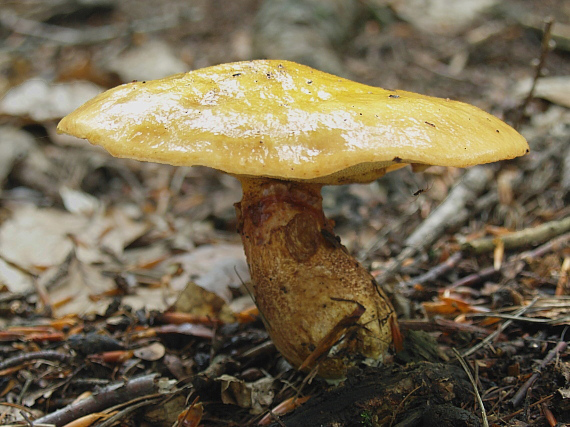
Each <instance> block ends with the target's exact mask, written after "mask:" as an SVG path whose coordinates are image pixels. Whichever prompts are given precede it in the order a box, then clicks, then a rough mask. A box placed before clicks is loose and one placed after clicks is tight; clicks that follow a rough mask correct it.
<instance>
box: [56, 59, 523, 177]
mask: <svg viewBox="0 0 570 427" xmlns="http://www.w3.org/2000/svg"><path fill="white" fill-rule="evenodd" d="M58 130H59V131H60V132H64V133H68V134H71V135H74V136H77V137H79V138H85V139H87V140H89V141H90V142H91V143H93V144H98V145H101V146H103V147H104V148H105V149H107V150H108V151H109V152H110V153H111V154H112V155H114V156H117V157H128V158H133V159H137V160H144V161H151V162H159V163H168V164H172V165H185V166H190V165H202V166H209V167H212V168H215V169H219V170H221V171H224V172H228V173H231V174H234V175H245V176H264V177H272V178H279V179H286V180H310V181H315V182H321V183H326V184H339V183H347V182H366V181H371V180H373V179H375V178H377V177H379V176H382V175H383V174H384V173H385V172H386V171H389V170H392V169H395V168H398V167H401V166H402V165H405V164H419V165H441V166H457V167H467V166H472V165H476V164H481V163H488V162H494V161H497V160H502V159H511V158H514V157H517V156H521V155H523V154H525V153H527V152H528V144H527V142H526V141H525V139H524V138H523V137H522V136H521V135H519V134H518V133H517V132H516V131H515V130H514V129H512V128H511V127H510V126H508V125H507V124H505V123H504V122H502V121H501V120H499V119H498V118H496V117H494V116H492V115H490V114H488V113H486V112H484V111H482V110H480V109H479V108H477V107H474V106H472V105H468V104H464V103H461V102H456V101H450V100H448V99H441V98H434V97H429V96H424V95H419V94H415V93H411V92H404V91H391V90H385V89H381V88H377V87H371V86H366V85H363V84H360V83H356V82H353V81H350V80H346V79H343V78H340V77H336V76H333V75H331V74H327V73H323V72H321V71H317V70H314V69H312V68H309V67H306V66H304V65H300V64H296V63H293V62H289V61H277V60H258V61H248V62H237V63H229V64H222V65H216V66H213V67H208V68H203V69H199V70H195V71H192V72H189V73H185V74H177V75H174V76H171V77H167V78H164V79H160V80H152V81H139V82H133V83H128V84H125V85H122V86H118V87H116V88H114V89H111V90H108V91H106V92H104V93H102V94H100V95H99V96H97V97H95V98H94V99H92V100H90V101H89V102H87V103H86V104H84V105H83V106H81V107H80V108H78V109H77V110H75V111H74V112H73V113H71V114H69V115H68V116H66V117H65V118H64V119H63V120H62V121H61V122H60V123H59V126H58Z"/></svg>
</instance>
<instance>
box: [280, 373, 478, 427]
mask: <svg viewBox="0 0 570 427" xmlns="http://www.w3.org/2000/svg"><path fill="white" fill-rule="evenodd" d="M471 403H472V386H471V384H470V383H469V380H468V379H467V377H466V375H465V372H464V371H463V370H462V369H461V368H460V367H458V366H455V365H451V364H449V365H444V364H438V363H428V362H424V363H418V364H410V365H409V366H408V367H406V368H403V369H402V368H398V367H395V366H394V367H384V368H375V369H370V370H367V371H365V372H360V373H353V374H352V375H351V376H349V378H348V379H347V381H346V383H345V384H344V385H342V386H340V387H333V388H331V389H329V390H327V391H325V392H324V393H323V394H321V395H319V396H315V397H313V398H312V399H310V400H309V401H308V402H307V403H305V404H304V405H303V406H301V407H299V408H298V409H296V410H295V411H294V412H293V413H291V414H289V415H286V416H283V417H282V418H281V419H280V421H281V424H277V423H274V424H272V426H274V427H277V426H279V425H284V426H295V427H299V426H333V425H334V426H338V427H342V426H354V425H360V424H359V423H361V422H363V421H365V422H366V421H367V420H368V422H369V425H388V424H390V423H392V424H393V425H429V424H428V423H430V422H432V423H433V422H435V421H436V420H439V421H440V422H439V424H438V425H440V426H443V425H456V426H461V425H464V426H478V425H481V423H480V420H479V418H477V417H476V416H475V415H473V414H472V413H471V412H469V411H466V410H463V409H460V407H461V406H462V405H468V404H469V405H470V404H471ZM436 408H437V409H436ZM433 417H435V418H433ZM446 418H447V424H445V421H446ZM461 419H464V420H465V421H464V422H463V423H462V422H461ZM430 420H431V421H430ZM450 422H451V424H450ZM363 425H367V424H363Z"/></svg>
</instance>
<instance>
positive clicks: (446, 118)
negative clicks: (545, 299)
mask: <svg viewBox="0 0 570 427" xmlns="http://www.w3.org/2000/svg"><path fill="white" fill-rule="evenodd" d="M58 130H59V132H63V133H67V134H71V135H74V136H76V137H79V138H85V139H87V140H89V141H90V142H91V143H93V144H98V145H101V146H103V147H104V148H105V149H106V150H108V151H109V152H110V153H111V154H112V155H114V156H117V157H127V158H132V159H138V160H143V161H150V162H159V163H168V164H171V165H184V166H189V165H202V166H208V167H211V168H214V169H217V170H220V171H223V172H226V173H228V174H231V175H233V176H235V177H236V178H237V179H239V180H240V181H241V184H242V187H243V198H242V200H241V202H239V203H236V205H235V206H236V212H237V216H238V231H239V233H240V234H241V237H242V241H243V245H244V250H245V254H246V257H247V261H248V264H249V268H250V271H251V277H252V286H251V292H252V295H253V297H254V299H255V303H256V304H257V306H258V308H259V311H260V313H261V317H262V319H263V321H264V323H265V326H266V327H267V329H268V331H269V334H270V336H271V338H272V340H273V342H274V343H275V346H276V347H277V349H278V350H279V351H280V352H281V354H282V355H283V356H284V357H285V358H286V359H287V360H288V361H289V362H290V363H291V364H292V365H293V366H294V367H297V368H301V369H303V370H309V369H313V368H314V369H317V370H318V374H319V375H321V376H324V377H330V378H338V377H343V376H344V375H345V374H346V370H347V369H348V368H349V367H351V366H354V365H355V364H357V363H359V362H361V361H373V362H374V363H379V362H381V361H382V360H383V357H384V356H385V355H386V354H387V352H388V351H389V348H390V346H391V344H392V342H393V340H394V337H393V335H396V334H397V323H396V317H395V313H394V309H393V308H392V305H391V304H390V302H389V300H388V298H387V297H386V295H385V294H384V292H383V291H382V289H381V288H380V286H378V284H377V283H376V282H375V280H374V278H373V277H372V276H371V274H370V273H369V272H368V271H367V269H366V268H364V267H363V266H362V265H361V264H360V263H359V262H358V261H356V260H355V259H354V258H353V257H352V256H350V254H349V253H348V251H347V250H346V248H345V247H344V246H343V245H342V244H341V243H340V240H339V239H338V238H337V237H336V236H335V234H334V230H333V225H334V224H333V221H331V220H328V219H327V218H326V217H325V214H324V213H323V209H322V198H321V194H320V192H321V188H322V186H323V185H338V184H348V183H365V182H370V181H372V180H375V179H377V178H379V177H381V176H382V175H384V174H385V173H386V172H388V171H391V170H394V169H398V168H400V167H403V166H405V165H407V164H411V165H412V166H413V167H414V168H415V169H418V170H420V169H422V168H425V167H428V166H430V165H441V166H456V167H467V166H472V165H476V164H481V163H488V162H494V161H497V160H502V159H511V158H514V157H517V156H521V155H523V154H525V153H527V152H528V151H529V149H528V144H527V142H526V141H525V139H524V138H523V137H522V136H521V135H519V134H518V133H517V132H516V131H515V130H514V129H512V128H511V127H510V126H508V125H507V124H505V123H504V122H502V121H501V120H499V119H497V118H496V117H494V116H492V115H490V114H488V113H486V112H484V111H482V110H480V109H478V108H476V107H474V106H471V105H468V104H464V103H461V102H456V101H451V100H449V99H440V98H434V97H429V96H424V95H419V94H415V93H411V92H405V91H399V90H385V89H381V88H377V87H371V86H366V85H363V84H360V83H356V82H353V81H350V80H346V79H344V78H340V77H336V76H333V75H330V74H327V73H323V72H321V71H317V70H314V69H312V68H309V67H307V66H303V65H299V64H296V63H293V62H289V61H278V60H257V61H246V62H237V63H229V64H222V65H216V66H213V67H208V68H204V69H199V70H195V71H192V72H189V73H185V74H177V75H174V76H171V77H167V78H164V79H160V80H153V81H139V82H132V83H128V84H124V85H122V86H119V87H116V88H114V89H111V90H108V91H106V92H104V93H102V94H100V95H99V96H97V97H95V98H94V99H92V100H90V101H88V102H87V103H86V104H84V105H83V106H81V107H80V108H78V109H77V110H76V111H74V112H72V113H71V114H69V115H68V116H66V117H65V118H64V119H63V120H62V121H61V122H60V123H59V126H58Z"/></svg>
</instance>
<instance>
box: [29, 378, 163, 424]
mask: <svg viewBox="0 0 570 427" xmlns="http://www.w3.org/2000/svg"><path fill="white" fill-rule="evenodd" d="M156 379H157V374H150V375H145V376H143V377H139V378H135V379H132V380H129V381H127V382H121V383H119V384H113V385H111V386H109V387H106V388H104V389H102V390H101V391H100V392H98V393H96V394H94V395H92V396H90V397H88V398H86V399H83V400H80V401H78V402H75V403H72V404H71V405H68V406H66V407H64V408H61V409H59V410H57V411H55V412H53V413H51V414H48V415H45V416H43V417H41V418H38V419H37V420H35V423H38V424H41V423H44V424H49V423H52V424H55V425H58V426H60V425H65V424H67V423H69V422H71V421H73V420H75V419H77V418H80V417H82V416H84V415H87V414H91V413H93V412H100V411H101V410H103V409H105V408H107V407H109V406H111V405H116V404H119V403H121V402H126V401H128V400H130V399H133V398H135V397H138V396H145V395H148V394H151V393H154V392H156V388H157V382H156Z"/></svg>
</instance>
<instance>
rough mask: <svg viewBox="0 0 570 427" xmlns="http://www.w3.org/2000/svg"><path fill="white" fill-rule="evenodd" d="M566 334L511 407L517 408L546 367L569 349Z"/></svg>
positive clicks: (516, 396)
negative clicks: (565, 339) (565, 338)
mask: <svg viewBox="0 0 570 427" xmlns="http://www.w3.org/2000/svg"><path fill="white" fill-rule="evenodd" d="M564 332H566V329H565V330H564ZM564 332H563V333H562V339H561V340H560V341H559V342H558V344H556V346H555V347H554V348H553V349H552V350H550V351H549V352H548V354H547V355H546V357H545V358H544V359H543V361H542V362H540V365H538V367H537V368H535V370H534V371H535V372H534V374H532V375H531V377H530V378H529V379H528V380H526V382H525V383H524V384H523V386H522V387H521V388H520V390H519V391H517V393H516V394H515V395H514V397H513V398H512V399H511V401H510V403H511V405H513V406H514V407H517V406H518V405H519V404H520V403H521V400H522V399H523V398H524V397H525V396H526V394H527V391H528V389H529V388H530V387H532V385H533V384H534V382H535V381H536V380H537V379H538V377H539V376H540V374H541V372H542V370H543V369H544V367H545V366H546V365H548V364H549V363H550V362H551V361H552V359H554V357H555V356H557V355H558V353H561V352H563V351H564V350H566V348H567V347H568V343H567V342H566V341H564Z"/></svg>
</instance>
